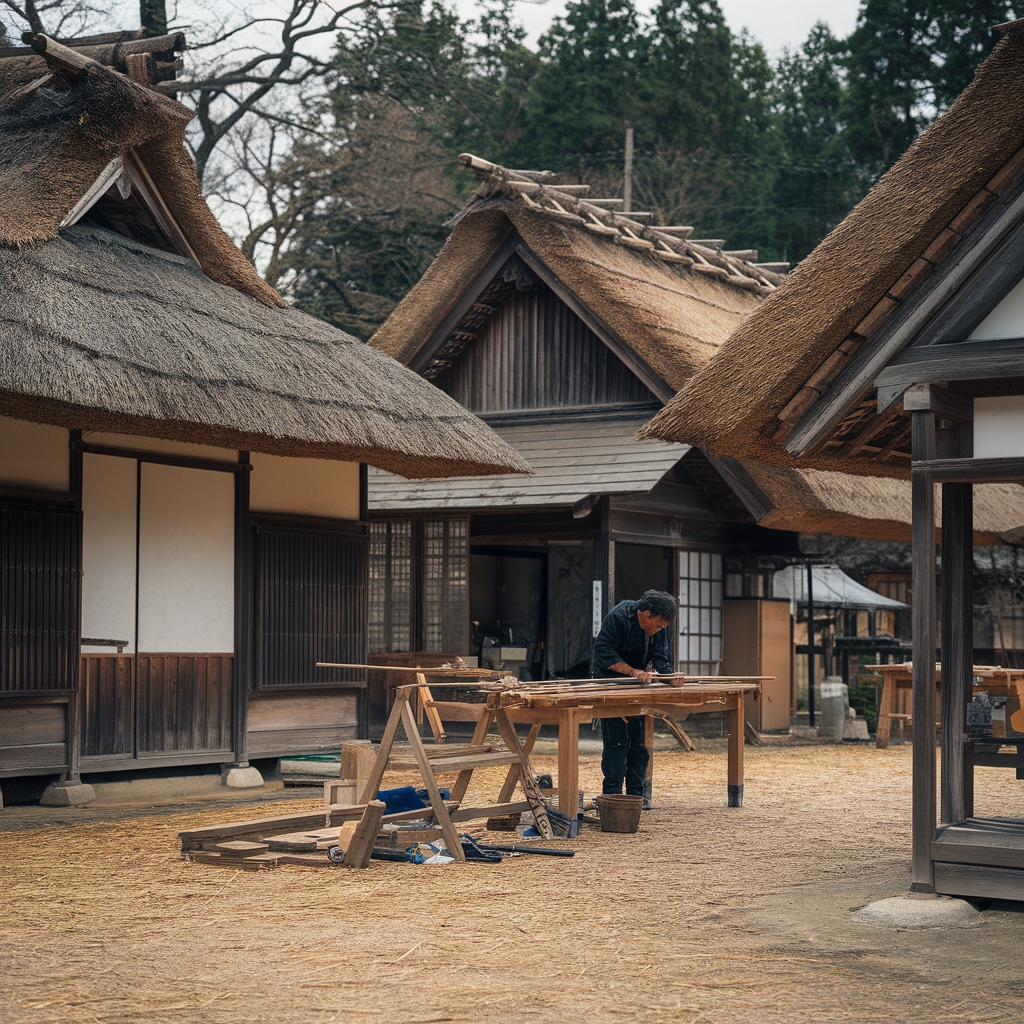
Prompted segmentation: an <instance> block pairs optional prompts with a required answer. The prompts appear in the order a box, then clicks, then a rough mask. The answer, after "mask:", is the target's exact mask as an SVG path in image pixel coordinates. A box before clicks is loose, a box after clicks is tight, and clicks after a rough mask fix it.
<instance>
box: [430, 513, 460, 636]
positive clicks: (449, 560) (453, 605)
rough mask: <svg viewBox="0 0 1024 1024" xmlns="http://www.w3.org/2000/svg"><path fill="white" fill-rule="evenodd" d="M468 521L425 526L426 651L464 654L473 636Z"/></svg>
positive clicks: (444, 521)
mask: <svg viewBox="0 0 1024 1024" xmlns="http://www.w3.org/2000/svg"><path fill="white" fill-rule="evenodd" d="M467 540H468V530H467V521H466V520H465V519H438V520H428V521H427V522H425V523H424V524H423V650H425V651H452V652H459V651H464V650H466V649H467V647H468V643H469V637H468V631H469V621H468V619H469V615H468V611H469V573H468V562H469V551H468V545H467Z"/></svg>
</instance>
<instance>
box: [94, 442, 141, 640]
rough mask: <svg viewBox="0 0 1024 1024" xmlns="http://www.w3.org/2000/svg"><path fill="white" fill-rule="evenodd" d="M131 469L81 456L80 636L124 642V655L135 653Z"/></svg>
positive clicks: (122, 462) (129, 463)
mask: <svg viewBox="0 0 1024 1024" xmlns="http://www.w3.org/2000/svg"><path fill="white" fill-rule="evenodd" d="M135 467H136V463H135V461H134V460H133V459H115V458H111V457H109V456H107V455H84V456H82V568H83V573H84V575H83V576H82V636H91V637H102V638H103V639H105V640H128V641H130V643H129V646H128V647H126V648H125V650H126V651H134V650H135V498H136V478H135V473H136V469H135ZM82 650H84V651H97V652H100V653H106V654H113V653H114V652H113V650H112V649H111V648H109V647H83V648H82Z"/></svg>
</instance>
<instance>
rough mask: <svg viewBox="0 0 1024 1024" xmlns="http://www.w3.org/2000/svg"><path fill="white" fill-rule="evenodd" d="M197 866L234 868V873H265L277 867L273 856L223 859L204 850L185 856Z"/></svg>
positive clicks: (264, 854) (275, 857) (220, 855)
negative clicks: (209, 865)
mask: <svg viewBox="0 0 1024 1024" xmlns="http://www.w3.org/2000/svg"><path fill="white" fill-rule="evenodd" d="M187 856H188V858H189V859H190V860H194V861H195V862H196V863H197V864H212V865H213V866H214V867H218V868H234V869H235V870H236V871H265V870H267V869H268V868H276V867H277V856H276V855H275V854H267V853H263V854H257V855H256V856H255V857H244V858H243V857H225V856H223V855H222V854H219V853H214V852H212V851H206V850H194V851H192V852H191V853H189V854H187Z"/></svg>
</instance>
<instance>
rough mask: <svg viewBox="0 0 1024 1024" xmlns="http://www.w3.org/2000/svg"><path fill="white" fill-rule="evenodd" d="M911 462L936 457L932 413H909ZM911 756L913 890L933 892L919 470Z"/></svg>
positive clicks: (931, 587) (930, 516)
mask: <svg viewBox="0 0 1024 1024" xmlns="http://www.w3.org/2000/svg"><path fill="white" fill-rule="evenodd" d="M911 416H912V417H913V425H912V429H911V436H912V451H913V462H922V461H925V460H930V459H933V458H934V457H935V414H934V413H933V412H931V411H928V410H922V411H915V412H913V413H911ZM911 498H912V503H913V526H912V530H913V540H914V547H913V588H914V595H913V617H914V623H913V633H914V682H913V705H912V707H913V710H912V714H913V718H914V731H913V736H914V759H913V812H912V825H913V839H912V851H913V867H912V875H911V884H910V888H911V891H912V892H934V891H935V884H934V883H935V878H934V872H933V870H932V855H931V844H932V842H933V841H934V840H935V803H936V800H935V487H934V485H933V483H932V478H931V476H930V475H929V474H928V473H927V472H924V471H921V470H917V471H913V473H912V483H911Z"/></svg>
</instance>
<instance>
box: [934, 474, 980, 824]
mask: <svg viewBox="0 0 1024 1024" xmlns="http://www.w3.org/2000/svg"><path fill="white" fill-rule="evenodd" d="M973 512H974V509H973V486H972V485H971V484H965V483H956V484H943V485H942V773H941V775H942V780H941V787H940V791H941V801H940V806H941V814H940V820H941V821H943V822H956V821H963V819H964V818H966V817H967V813H966V793H965V786H964V782H965V777H964V771H965V761H964V728H965V725H966V717H967V703H968V701H969V700H970V699H971V678H972V676H973V674H974V664H973V663H974V608H973V579H972V570H973V564H972V547H973V539H974V523H973V519H974V516H973Z"/></svg>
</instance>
